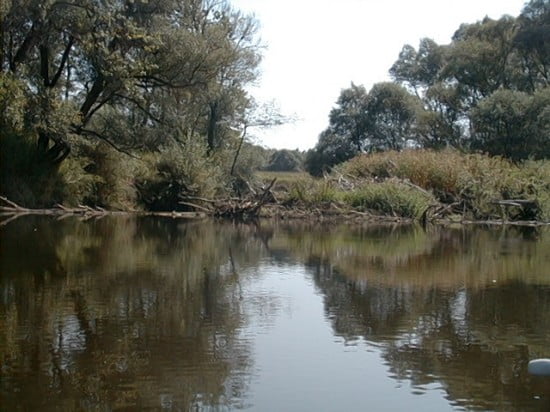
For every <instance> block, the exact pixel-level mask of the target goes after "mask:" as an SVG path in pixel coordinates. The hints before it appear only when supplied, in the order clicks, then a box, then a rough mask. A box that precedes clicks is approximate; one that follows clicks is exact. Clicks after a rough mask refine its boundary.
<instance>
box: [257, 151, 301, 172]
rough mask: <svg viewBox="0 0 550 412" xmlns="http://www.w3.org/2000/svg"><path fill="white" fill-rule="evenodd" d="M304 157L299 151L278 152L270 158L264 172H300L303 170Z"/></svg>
mask: <svg viewBox="0 0 550 412" xmlns="http://www.w3.org/2000/svg"><path fill="white" fill-rule="evenodd" d="M303 163H304V160H303V155H302V153H300V152H299V151H298V150H287V149H282V150H277V151H275V152H274V153H273V154H272V155H271V157H270V158H269V162H268V163H267V166H265V167H264V170H267V171H272V172H298V171H300V170H302V165H303Z"/></svg>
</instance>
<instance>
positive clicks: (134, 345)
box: [0, 216, 550, 411]
mask: <svg viewBox="0 0 550 412" xmlns="http://www.w3.org/2000/svg"><path fill="white" fill-rule="evenodd" d="M0 269H1V271H0V362H1V364H0V410H2V411H4V410H5V411H12V410H13V411H15V410H31V411H50V410H52V411H53V410H56V411H59V410H66V411H74V410H83V411H111V410H129V411H131V410H180V411H187V410H222V411H223V410H236V409H237V410H257V411H365V410H373V411H402V410H415V411H445V410H541V411H542V410H550V378H543V377H533V376H530V375H529V374H528V373H527V363H528V361H529V360H530V359H533V358H540V357H550V231H549V230H548V229H545V228H538V229H536V228H514V227H509V228H506V227H493V228H485V227H454V228H436V227H431V228H430V227H428V228H426V229H423V228H421V227H415V226H394V227H391V226H375V225H368V226H367V225H365V226H361V225H359V224H353V225H336V224H307V223H303V222H302V223H300V222H284V221H282V222H272V221H260V222H258V223H256V224H232V223H223V222H215V221H184V220H174V219H170V218H154V217H142V218H136V217H105V218H103V219H98V220H94V219H91V220H82V219H79V218H76V217H66V218H64V219H53V218H47V217H32V216H27V217H20V218H18V219H16V220H14V221H11V222H9V223H7V224H5V225H3V226H2V227H1V228H0Z"/></svg>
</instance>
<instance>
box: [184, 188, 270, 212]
mask: <svg viewBox="0 0 550 412" xmlns="http://www.w3.org/2000/svg"><path fill="white" fill-rule="evenodd" d="M276 180H277V179H273V180H272V181H271V182H270V183H269V184H268V185H267V186H266V187H264V188H262V190H261V193H257V192H256V191H254V190H251V196H249V197H248V198H244V199H243V198H227V199H216V200H212V199H204V198H200V197H194V196H189V197H186V198H184V199H182V200H181V201H180V204H182V205H185V206H187V207H191V208H193V209H194V210H199V211H202V212H205V213H206V214H208V215H211V216H215V217H221V218H231V219H251V218H257V217H258V216H259V214H260V210H261V208H262V207H263V206H265V205H266V204H268V203H273V202H276V199H275V195H274V194H273V192H272V191H271V188H272V187H273V185H274V184H275V182H276ZM199 203H200V204H199Z"/></svg>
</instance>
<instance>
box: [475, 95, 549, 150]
mask: <svg viewBox="0 0 550 412" xmlns="http://www.w3.org/2000/svg"><path fill="white" fill-rule="evenodd" d="M549 108H550V89H548V88H545V89H542V90H540V91H538V92H537V93H535V94H534V95H530V94H527V93H525V92H517V91H512V90H505V89H501V90H497V91H496V92H495V93H493V94H492V95H491V96H489V97H487V98H486V99H484V100H483V101H482V102H481V103H480V104H479V105H478V106H477V107H476V108H475V109H474V110H473V112H472V122H473V135H472V138H473V142H472V148H474V149H478V150H483V151H485V152H487V153H489V154H492V155H500V156H504V157H507V158H509V159H513V160H522V159H526V158H528V157H536V158H544V157H548V156H550V109H549Z"/></svg>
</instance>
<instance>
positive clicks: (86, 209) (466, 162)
mask: <svg viewBox="0 0 550 412" xmlns="http://www.w3.org/2000/svg"><path fill="white" fill-rule="evenodd" d="M245 183H246V187H247V190H246V191H245V192H242V193H241V194H240V196H234V197H227V196H224V197H218V198H216V197H214V198H204V197H199V196H191V195H189V194H185V193H180V194H179V195H178V196H177V198H178V200H177V202H176V203H174V204H173V205H171V207H170V208H168V207H167V208H166V209H167V210H161V211H151V210H144V209H140V208H135V209H134V208H128V209H122V210H118V211H109V210H106V209H105V208H101V207H98V206H95V205H78V206H77V207H68V206H65V205H60V204H59V205H56V206H55V207H54V208H49V209H31V208H27V207H25V206H23V205H19V204H17V203H14V202H13V201H11V200H10V199H7V198H5V197H1V198H0V200H1V202H0V213H2V214H3V215H4V216H7V217H8V218H9V216H11V215H19V214H54V215H63V214H76V215H83V216H87V217H93V216H102V215H105V214H121V213H132V214H139V215H157V216H169V217H174V218H193V219H194V218H204V217H209V216H211V217H217V218H229V219H245V220H246V219H255V218H278V219H305V220H312V221H327V220H340V221H342V220H347V221H363V222H381V223H411V222H418V223H421V224H427V223H435V224H455V223H459V224H472V223H483V224H499V225H502V224H507V225H529V226H538V225H547V224H550V162H549V161H537V162H535V161H529V162H524V163H521V164H515V163H512V162H510V161H507V160H505V159H501V158H496V157H489V156H484V155H479V154H476V155H472V154H470V155H465V154H461V153H458V152H456V151H451V150H445V151H440V152H434V151H428V150H410V151H403V152H384V153H377V154H371V155H360V156H358V157H356V158H354V159H352V160H350V161H348V162H346V163H343V164H342V165H340V166H338V167H337V168H335V169H333V170H332V171H331V173H327V174H325V175H324V177H322V178H314V177H312V176H309V175H308V174H306V173H277V172H269V173H266V172H258V173H257V174H256V176H255V180H254V181H251V182H245Z"/></svg>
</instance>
